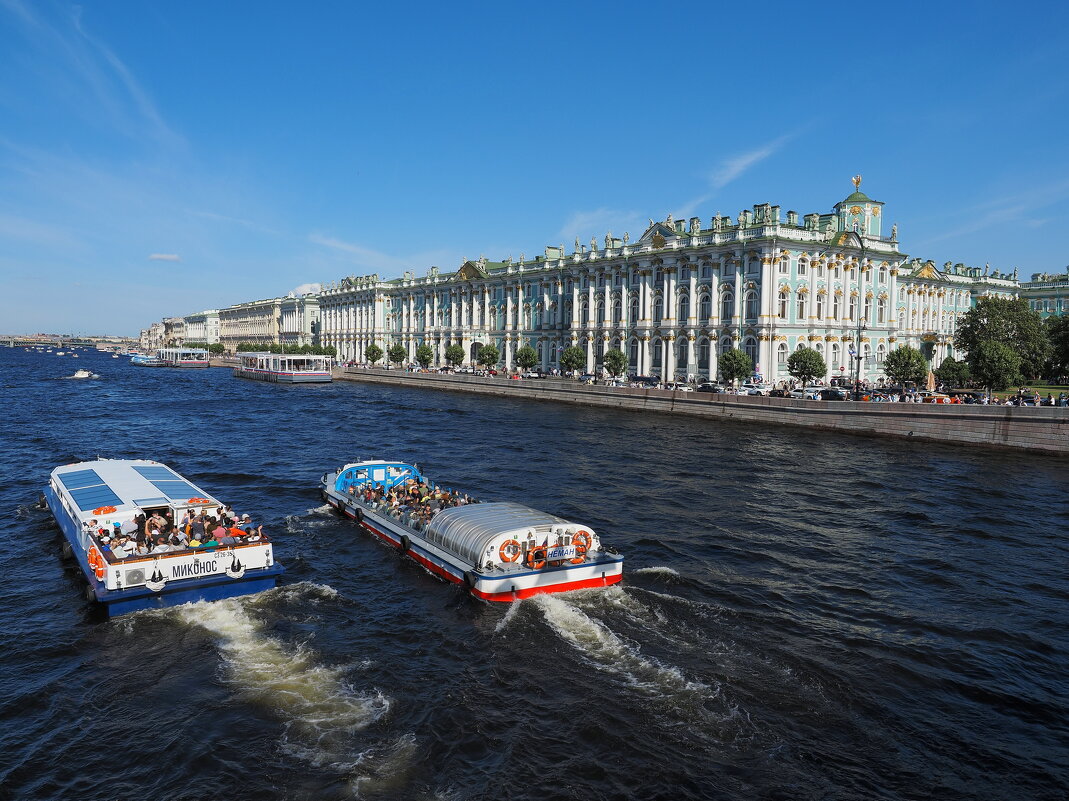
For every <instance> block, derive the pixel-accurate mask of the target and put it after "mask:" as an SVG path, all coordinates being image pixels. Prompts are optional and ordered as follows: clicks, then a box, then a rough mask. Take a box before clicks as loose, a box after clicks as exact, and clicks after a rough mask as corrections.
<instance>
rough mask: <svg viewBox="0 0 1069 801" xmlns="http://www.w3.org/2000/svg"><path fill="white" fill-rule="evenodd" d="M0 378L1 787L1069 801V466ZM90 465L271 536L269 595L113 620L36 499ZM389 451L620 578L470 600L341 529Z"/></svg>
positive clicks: (64, 365)
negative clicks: (186, 485) (118, 470)
mask: <svg viewBox="0 0 1069 801" xmlns="http://www.w3.org/2000/svg"><path fill="white" fill-rule="evenodd" d="M76 367H86V368H89V369H92V370H94V371H96V372H98V373H100V374H101V375H102V376H103V377H102V378H101V379H99V380H95V381H77V380H67V379H64V378H63V376H66V375H70V374H71V373H73V372H74V369H75V368H76ZM0 384H2V387H3V390H2V393H0V400H2V402H3V407H4V416H5V425H4V433H3V440H2V444H3V447H2V453H3V461H2V462H0V464H2V475H0V479H2V480H0V509H2V511H3V513H4V514H5V515H6V518H7V520H8V521H9V525H8V528H7V529H6V531H5V532H4V534H3V538H4V547H3V548H2V550H0V574H2V575H3V576H4V579H5V580H4V581H3V582H0V603H2V605H3V608H4V609H5V610H6V613H5V624H4V625H3V626H2V627H0V797H5V798H6V797H10V798H18V799H53V798H77V799H80V800H84V799H123V801H125V800H126V799H143V798H153V799H159V800H163V799H202V798H227V799H246V798H247V799H264V798H286V799H343V798H373V799H448V800H450V801H452V800H456V801H460V800H461V799H554V798H582V799H601V798H625V797H629V798H635V799H739V800H740V801H742V800H744V799H745V800H746V801H749V800H750V799H784V801H787V800H788V799H790V800H792V801H793V800H794V799H824V800H828V799H978V800H979V799H984V800H985V801H1004V800H1006V799H1014V800H1016V801H1019V800H1021V799H1051V801H1053V800H1054V799H1064V798H1065V797H1066V796H1067V794H1069V767H1067V765H1069V701H1067V698H1069V679H1067V670H1066V668H1067V665H1069V632H1067V620H1069V547H1067V545H1066V537H1065V534H1066V520H1067V512H1069V492H1067V490H1069V478H1067V475H1066V467H1067V465H1069V462H1066V461H1065V460H1060V459H1057V458H1053V457H1049V456H1039V455H1037V456H1032V455H1027V454H1021V453H1010V452H1005V453H1004V452H999V451H990V450H971V449H966V448H962V447H958V446H950V445H940V444H932V443H918V442H900V441H895V440H879V439H867V438H863V437H858V436H852V435H848V434H837V433H824V432H820V433H816V432H811V431H803V430H798V431H795V430H791V429H788V428H769V429H763V428H762V427H759V426H754V425H747V424H740V423H730V422H724V421H706V420H694V419H688V418H686V417H671V416H657V415H649V414H641V413H630V412H628V413H624V412H615V411H604V410H596V409H584V408H581V407H572V406H568V405H562V404H556V403H540V402H534V401H522V400H505V399H498V398H483V397H478V396H468V395H464V394H459V393H446V392H440V391H434V390H418V389H407V388H398V389H393V388H386V387H379V386H371V385H361V384H356V383H349V382H335V383H334V384H331V385H320V386H306V387H284V386H276V385H269V384H263V383H257V382H247V381H242V380H240V379H235V378H232V377H231V375H230V372H229V370H221V369H211V370H199V371H197V370H183V371H179V370H168V369H149V368H138V367H134V366H132V365H130V364H128V362H127V360H126V359H112V358H110V357H108V356H104V355H98V354H95V353H87V352H85V351H82V357H81V358H79V359H77V360H72V359H70V358H69V357H66V356H64V357H57V356H55V355H48V354H43V353H42V354H39V353H27V352H24V351H22V350H19V349H16V350H7V349H4V350H0ZM98 455H99V456H106V457H118V458H154V459H158V460H160V461H163V462H165V463H167V464H169V465H170V466H172V467H174V468H175V469H176V470H178V472H180V473H182V474H183V475H185V476H186V477H188V478H190V479H191V480H193V481H194V482H195V483H198V484H200V485H201V486H203V487H204V489H206V490H208V491H209V492H212V493H213V494H215V495H217V496H219V497H221V498H223V499H224V500H227V501H229V502H231V503H232V504H233V505H234V507H235V508H236V509H238V510H239V511H244V510H251V511H253V512H254V513H255V514H256V515H257V516H258V517H261V518H262V519H264V520H265V521H266V523H267V528H268V529H269V530H270V531H271V532H272V533H273V534H274V535H275V539H276V543H277V545H276V554H277V556H278V558H279V560H280V561H282V562H283V563H284V564H285V565H286V567H287V571H288V572H287V574H286V576H285V577H284V580H283V582H282V584H281V585H280V586H279V587H278V588H277V589H275V590H272V591H270V592H266V593H263V594H261V595H258V596H251V597H246V598H244V599H240V600H231V601H223V602H218V603H213V604H205V603H201V604H194V605H187V606H185V607H180V608H176V609H171V610H166V611H162V612H145V613H138V614H135V615H129V616H125V617H120V618H117V619H115V620H111V621H101V620H100V619H99V617H98V616H97V615H95V614H94V613H93V612H92V610H90V609H89V608H88V606H87V605H86V603H85V602H84V601H83V599H82V595H81V585H80V578H79V577H78V575H76V573H75V572H74V570H73V569H72V568H70V567H68V566H65V565H64V563H63V562H61V560H60V557H59V540H58V535H57V531H56V528H55V526H54V524H53V522H52V520H51V517H50V515H49V514H48V512H47V511H44V512H42V511H40V510H37V509H35V508H33V503H34V501H35V500H36V498H37V495H38V492H39V491H40V489H41V488H42V486H43V485H44V484H45V482H46V481H47V478H48V473H49V471H50V470H51V469H52V468H53V467H55V466H57V465H60V464H65V463H68V462H73V461H77V460H82V459H91V458H95V457H97V456H98ZM377 457H383V458H399V459H403V460H408V461H416V462H418V463H419V464H420V465H421V467H422V468H423V469H424V471H425V473H427V474H428V475H429V476H430V477H431V478H432V479H435V480H437V481H439V482H441V483H444V484H447V485H450V486H456V487H458V488H461V489H463V490H466V491H469V492H471V493H472V494H475V495H477V496H478V497H480V498H483V499H487V500H490V499H499V500H504V499H508V500H515V501H519V502H522V503H526V504H528V505H530V506H534V507H536V508H539V509H544V510H547V511H551V512H554V513H557V514H560V515H562V516H564V517H569V518H572V519H575V520H578V521H582V522H585V523H588V524H590V525H592V526H593V527H594V528H595V530H596V531H598V532H599V533H601V534H602V536H603V538H604V539H605V540H606V541H607V542H609V543H611V544H614V545H616V546H617V547H618V548H619V549H620V551H621V552H623V553H624V554H625V555H626V557H627V561H626V563H625V578H624V582H623V584H622V585H620V586H619V587H614V588H610V589H608V590H591V591H583V592H578V593H570V594H563V595H556V596H550V597H545V598H539V599H533V600H528V601H522V602H519V603H516V604H512V605H505V604H493V605H491V604H488V603H484V602H480V601H476V600H474V599H472V598H470V597H468V596H467V595H465V594H464V593H463V592H462V591H461V590H460V589H459V588H458V587H455V586H453V585H447V584H445V583H444V582H442V581H439V580H438V579H436V578H434V577H432V576H430V575H429V574H427V573H425V572H424V571H422V570H421V569H420V568H419V567H418V566H417V565H415V563H413V562H411V561H407V560H402V559H400V558H399V557H398V555H397V554H396V553H395V552H393V551H391V550H389V549H388V548H386V547H385V546H383V545H381V544H379V543H378V542H377V541H374V540H372V539H371V538H370V537H369V536H367V535H366V534H363V533H361V532H360V531H358V530H357V529H356V528H355V526H354V525H353V524H352V523H351V522H346V521H344V520H342V519H340V518H338V517H336V516H335V515H334V514H333V513H331V512H330V511H329V509H328V508H327V507H325V506H324V505H323V504H322V501H321V500H320V499H319V496H318V493H317V490H316V482H317V481H318V478H319V476H320V475H321V474H322V473H323V472H324V471H326V470H327V469H328V468H333V467H337V466H338V465H340V464H342V463H344V462H346V461H352V460H355V459H356V458H377Z"/></svg>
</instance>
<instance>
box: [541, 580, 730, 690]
mask: <svg viewBox="0 0 1069 801" xmlns="http://www.w3.org/2000/svg"><path fill="white" fill-rule="evenodd" d="M620 595H621V596H625V597H626V594H625V593H620ZM533 601H534V603H535V604H536V605H537V606H538V607H539V609H540V610H541V612H542V614H543V615H544V616H545V619H546V622H547V623H548V624H549V625H550V627H551V628H552V629H553V630H554V631H556V632H557V634H558V635H560V636H561V637H562V638H563V639H564V641H565V642H567V643H568V644H569V645H571V646H572V647H573V648H575V649H576V650H577V651H579V652H580V653H581V654H582V655H583V656H584V657H585V658H586V659H588V660H589V661H590V662H592V663H594V664H595V665H597V666H598V667H599V668H601V669H602V670H605V671H608V672H610V673H615V674H617V675H619V676H620V677H621V678H622V679H623V680H624V681H625V682H626V683H627V684H629V685H630V686H632V687H634V688H635V689H637V690H640V691H642V692H645V693H648V694H650V695H679V694H687V695H699V696H705V695H707V694H709V693H710V692H711V690H710V688H709V687H708V686H707V685H705V684H702V683H701V682H697V681H690V680H688V679H687V678H686V677H685V676H684V675H683V673H682V671H680V670H679V669H678V668H676V667H672V666H669V665H663V664H661V663H660V662H658V661H657V660H656V659H653V658H652V657H648V656H644V655H643V654H642V652H641V651H640V649H639V648H638V646H637V645H635V644H633V643H630V642H628V641H626V640H624V639H623V638H622V637H620V636H618V635H616V634H614V633H613V632H612V631H611V630H609V628H608V627H607V626H605V625H604V624H603V623H601V622H600V621H598V620H595V619H594V618H592V617H590V616H589V615H587V614H586V613H585V612H584V611H583V610H582V609H580V608H579V607H578V606H575V605H573V604H571V603H568V602H567V601H565V600H563V599H562V598H560V597H559V596H556V595H538V596H535V598H534V599H533ZM636 603H637V602H636Z"/></svg>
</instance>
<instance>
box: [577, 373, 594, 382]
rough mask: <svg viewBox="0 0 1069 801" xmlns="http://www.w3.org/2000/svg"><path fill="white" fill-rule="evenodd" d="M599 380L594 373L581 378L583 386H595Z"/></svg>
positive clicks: (585, 374) (584, 374)
mask: <svg viewBox="0 0 1069 801" xmlns="http://www.w3.org/2000/svg"><path fill="white" fill-rule="evenodd" d="M597 378H598V377H597V376H596V375H594V374H593V373H583V374H582V375H581V376H579V381H580V383H583V384H593V383H594V382H595V381H596V380H597Z"/></svg>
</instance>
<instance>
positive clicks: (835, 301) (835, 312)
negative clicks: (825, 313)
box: [831, 295, 839, 320]
mask: <svg viewBox="0 0 1069 801" xmlns="http://www.w3.org/2000/svg"><path fill="white" fill-rule="evenodd" d="M831 317H832V319H833V320H838V319H839V296H838V295H832V296H831Z"/></svg>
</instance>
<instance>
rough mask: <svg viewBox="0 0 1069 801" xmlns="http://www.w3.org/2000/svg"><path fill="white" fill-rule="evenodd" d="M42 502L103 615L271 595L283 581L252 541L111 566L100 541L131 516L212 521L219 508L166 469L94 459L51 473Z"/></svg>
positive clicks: (263, 543) (266, 547)
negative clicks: (202, 513)
mask: <svg viewBox="0 0 1069 801" xmlns="http://www.w3.org/2000/svg"><path fill="white" fill-rule="evenodd" d="M44 497H45V500H46V502H47V503H48V508H49V509H50V510H51V511H52V515H53V517H55V518H56V522H57V523H59V527H60V528H61V529H62V531H63V537H64V539H65V540H66V544H65V546H64V553H65V554H66V555H70V556H72V557H73V558H74V560H75V561H76V562H77V563H78V567H79V568H80V569H81V571H82V573H83V574H84V575H85V578H86V580H87V581H88V582H89V586H88V587H87V589H86V596H87V597H88V598H89V599H90V600H91V601H96V602H99V603H100V604H101V605H103V607H104V608H105V609H106V610H107V612H108V614H109V615H121V614H125V613H127V612H135V611H137V610H139V609H152V608H159V607H164V606H175V605H177V604H182V603H186V602H188V601H213V600H218V599H220V598H231V597H234V596H236V595H246V594H248V593H254V592H260V591H262V590H267V589H270V588H271V587H274V586H275V585H276V583H277V582H278V578H279V576H281V575H282V573H283V567H282V565H280V564H278V563H277V562H276V561H275V559H274V550H273V546H272V544H271V543H270V542H269V541H267V539H266V538H262V537H260V536H258V535H255V534H253V535H251V536H248V537H242V538H240V539H239V541H238V542H236V543H234V544H231V545H225V546H215V547H212V548H186V549H183V550H177V551H172V552H169V553H159V554H150V555H147V556H128V557H126V558H121V559H120V558H116V556H115V554H114V553H113V552H112V551H111V549H110V548H109V547H108V543H107V541H105V540H104V537H105V536H106V535H110V534H112V533H113V532H114V531H115V530H116V528H118V529H119V530H121V529H122V526H123V524H127V526H128V527H129V524H130V523H131V522H132V521H133V520H134V518H135V517H136V516H137V515H140V514H145V515H152V514H153V513H154V512H160V513H162V514H163V515H164V516H167V513H170V518H171V519H172V520H174V521H180V520H181V519H182V517H183V516H184V515H185V513H186V510H188V509H194V510H197V511H199V510H201V509H205V510H207V512H208V514H209V515H212V516H215V517H218V516H219V514H220V512H221V511H222V508H223V506H222V504H221V503H220V502H219V501H218V500H216V499H215V498H214V497H212V496H211V495H208V494H207V493H205V492H204V491H203V490H202V489H200V488H199V487H197V486H196V485H194V484H192V483H190V482H189V481H187V480H186V479H184V478H183V477H182V476H180V475H178V473H176V472H174V471H173V470H171V468H169V467H167V466H166V465H163V464H160V463H159V462H153V461H149V460H143V459H98V460H96V461H92V462H79V463H76V464H69V465H64V466H63V467H57V468H56V469H55V470H53V471H52V474H51V477H50V478H49V481H48V486H47V487H45V490H44Z"/></svg>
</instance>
